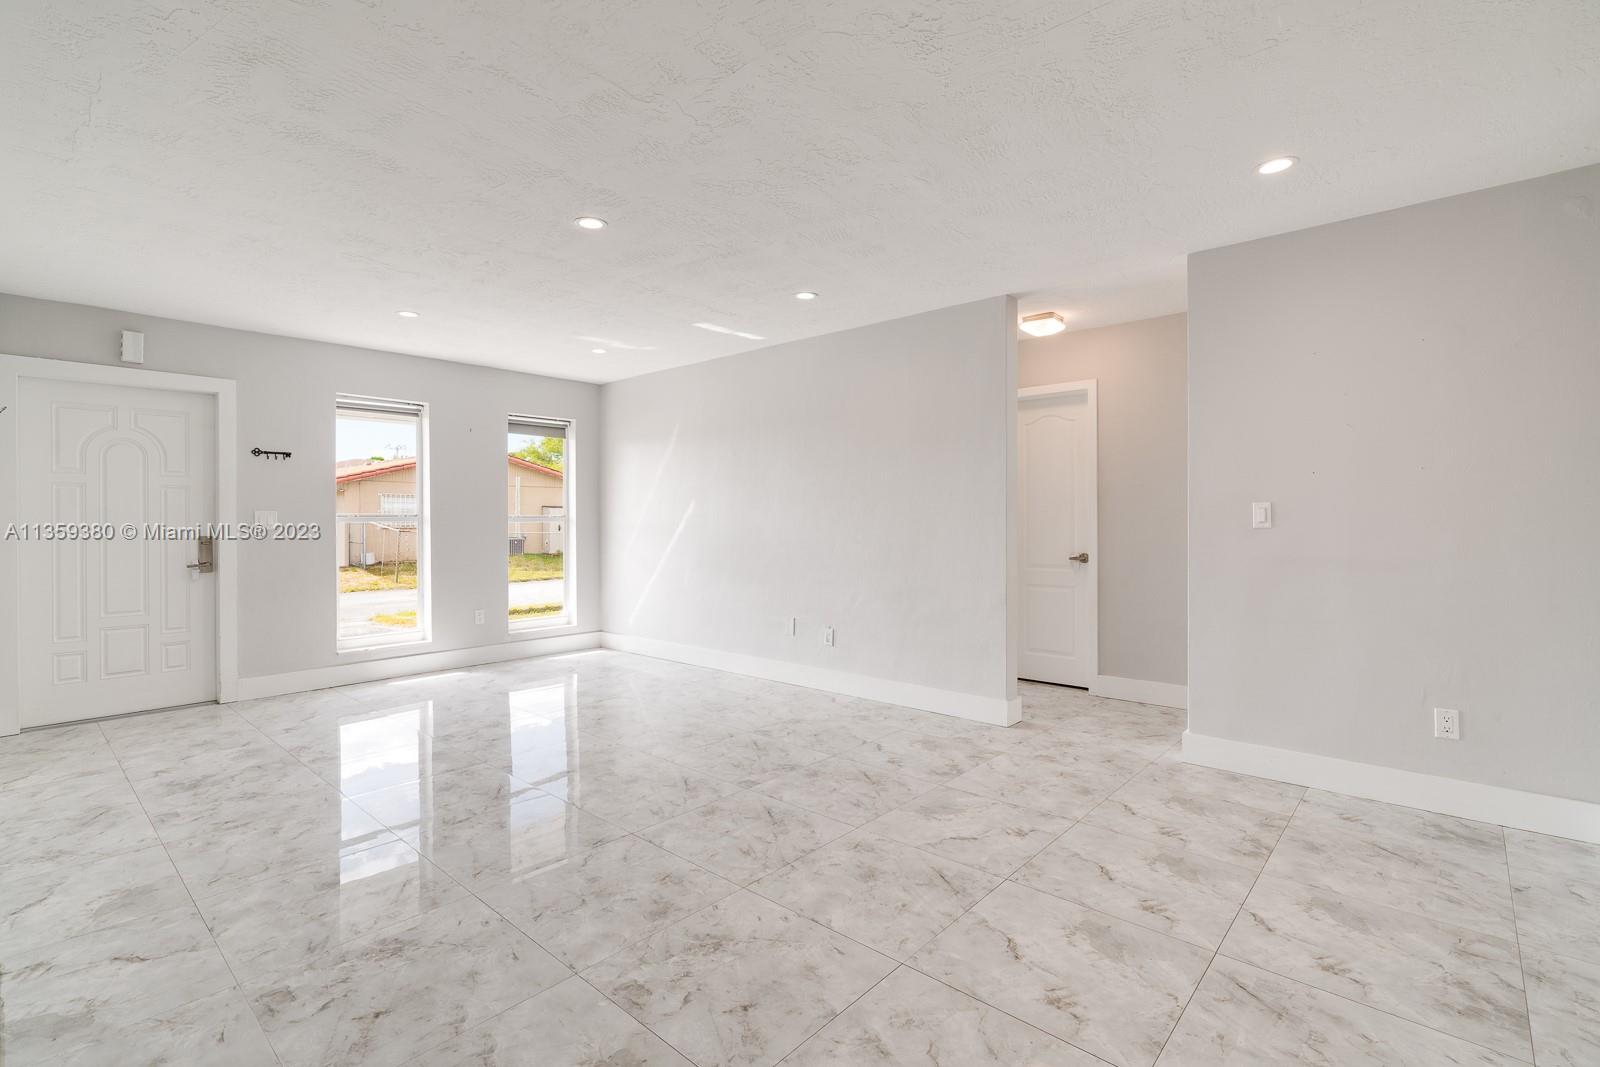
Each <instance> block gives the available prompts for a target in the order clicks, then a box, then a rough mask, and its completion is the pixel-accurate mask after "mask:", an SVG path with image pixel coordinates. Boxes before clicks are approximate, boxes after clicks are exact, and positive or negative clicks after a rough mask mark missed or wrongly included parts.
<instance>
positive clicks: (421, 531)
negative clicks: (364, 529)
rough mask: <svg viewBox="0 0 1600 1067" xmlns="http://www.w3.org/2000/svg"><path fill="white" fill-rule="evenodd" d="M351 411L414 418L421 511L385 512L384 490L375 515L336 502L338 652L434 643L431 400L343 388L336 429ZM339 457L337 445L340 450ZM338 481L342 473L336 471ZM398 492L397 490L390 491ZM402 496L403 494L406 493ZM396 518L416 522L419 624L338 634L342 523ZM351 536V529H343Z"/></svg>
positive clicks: (335, 634) (418, 507)
mask: <svg viewBox="0 0 1600 1067" xmlns="http://www.w3.org/2000/svg"><path fill="white" fill-rule="evenodd" d="M346 412H349V413H350V414H351V415H353V416H359V415H362V414H367V415H385V414H387V415H390V416H405V417H409V418H414V419H415V420H416V425H417V456H416V461H417V466H416V472H417V474H416V480H415V495H416V511H415V513H404V514H389V513H385V512H383V510H382V508H383V505H382V500H381V497H382V494H380V501H379V511H378V512H377V513H374V514H368V513H365V512H361V513H354V514H348V515H340V514H337V504H336V505H335V512H336V514H335V515H334V522H333V529H334V531H335V537H336V540H335V543H334V546H333V559H334V615H333V638H334V650H335V651H336V652H337V653H338V654H339V655H348V654H352V653H362V652H372V651H379V650H383V649H388V648H395V647H399V646H408V647H409V646H414V645H425V644H429V643H431V642H432V640H433V612H432V602H433V596H432V592H433V562H432V556H431V552H430V548H431V545H432V537H431V536H430V534H431V531H430V529H429V524H430V521H431V520H430V515H431V512H432V509H431V507H430V506H429V504H430V498H431V494H430V492H429V485H430V469H431V467H432V462H431V458H430V456H429V454H428V452H429V449H428V405H427V403H426V402H421V401H415V400H397V399H394V398H389V397H374V396H363V395H360V394H354V393H338V394H335V397H334V433H335V435H336V436H337V433H338V420H339V419H340V418H341V417H342V416H343V415H344V414H345V413H346ZM335 452H336V454H335V459H336V460H337V449H336V450H335ZM335 478H336V481H335V484H336V485H337V475H336V476H335ZM390 495H395V494H390ZM401 495H403V494H401ZM397 519H407V520H410V521H412V522H413V523H414V524H415V530H416V543H417V590H416V591H417V625H416V628H415V629H413V630H406V631H402V632H398V633H394V634H362V635H359V636H356V637H349V638H346V637H343V636H341V635H340V633H339V596H340V593H339V591H338V590H339V584H338V583H339V567H338V562H339V548H340V546H339V544H338V537H339V536H340V534H339V533H338V531H339V530H340V529H341V527H344V526H348V525H353V524H356V523H380V524H389V523H393V522H394V521H395V520H397ZM343 536H344V537H346V538H348V534H347V533H346V534H344V535H343Z"/></svg>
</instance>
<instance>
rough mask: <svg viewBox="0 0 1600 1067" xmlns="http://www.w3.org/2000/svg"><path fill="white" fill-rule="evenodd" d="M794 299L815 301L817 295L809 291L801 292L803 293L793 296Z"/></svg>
mask: <svg viewBox="0 0 1600 1067" xmlns="http://www.w3.org/2000/svg"><path fill="white" fill-rule="evenodd" d="M794 298H795V299H796V300H815V299H816V298H817V294H816V293H813V292H811V291H810V290H807V291H806V292H803V293H796V294H794Z"/></svg>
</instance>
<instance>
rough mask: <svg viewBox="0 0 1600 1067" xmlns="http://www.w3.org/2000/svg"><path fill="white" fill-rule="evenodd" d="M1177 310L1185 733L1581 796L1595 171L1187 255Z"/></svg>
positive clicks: (1596, 501) (1597, 253)
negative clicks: (1184, 353) (1262, 510)
mask: <svg viewBox="0 0 1600 1067" xmlns="http://www.w3.org/2000/svg"><path fill="white" fill-rule="evenodd" d="M1189 300H1190V310H1189V387H1190V407H1189V426H1190V482H1189V486H1190V493H1189V501H1190V505H1189V583H1190V584H1189V611H1190V616H1189V634H1190V658H1189V699H1190V703H1189V728H1190V730H1192V731H1194V732H1195V733H1199V734H1207V735H1213V736H1217V737H1223V738H1230V739H1235V740H1241V741H1250V742H1255V743H1258V744H1264V745H1273V746H1278V747H1282V748H1287V749H1294V750H1297V751H1302V752H1310V753H1316V754H1320V755H1326V756H1335V757H1341V758H1344V759H1350V760H1358V761H1362V762H1368V763H1375V764H1381V765H1384V766H1389V767H1398V768H1402V769H1406V770H1413V771H1421V772H1425V773H1429V774H1437V775H1444V776H1448V777H1452V778H1459V779H1465V780H1469V781H1474V782H1482V783H1487V784H1492V785H1500V786H1508V787H1513V788H1518V789H1525V790H1531V791H1534V792H1539V793H1547V794H1553V795H1556V796H1562V797H1570V798H1576V799H1580V800H1589V801H1596V800H1600V774H1597V773H1596V756H1597V754H1600V551H1597V549H1596V545H1597V543H1600V534H1597V530H1600V167H1588V168H1584V169H1581V170H1575V171H1568V172H1566V173H1562V174H1557V175H1552V176H1550V177H1546V178H1539V179H1536V180H1533V181H1528V182H1521V183H1518V184H1515V185H1508V186H1503V187H1500V188H1496V189H1489V190H1486V191H1483V192H1477V193H1470V194H1467V195H1465V196H1458V197H1452V198H1450V199H1447V200H1439V201H1435V202H1432V203H1427V204H1421V205H1417V206H1415V207H1410V208H1405V209H1402V210H1399V211H1392V212H1387V213H1384V214H1381V215H1373V216H1369V217H1365V218H1359V219H1354V220H1351V221H1349V222H1341V223H1337V224H1334V225H1331V226H1323V227H1319V228H1317V229H1312V230H1305V231H1302V232H1299V233H1291V234H1286V235H1284V236H1280V237H1273V238H1268V239H1266V240H1262V241H1254V242H1251V243H1249V244H1242V245H1235V246H1232V247H1228V248H1221V249H1217V250H1215V251H1210V252H1203V253H1200V254H1198V255H1194V256H1191V257H1190V260H1189ZM1256 500H1270V501H1272V502H1273V504H1274V506H1275V508H1276V527H1275V528H1274V529H1272V530H1252V529H1250V523H1249V518H1250V514H1249V511H1250V503H1251V502H1252V501H1256ZM1436 706H1437V707H1450V708H1457V709H1460V711H1461V712H1462V738H1461V740H1460V741H1457V742H1449V741H1439V740H1435V739H1434V737H1433V726H1432V709H1433V708H1434V707H1436Z"/></svg>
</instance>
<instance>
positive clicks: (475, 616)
mask: <svg viewBox="0 0 1600 1067" xmlns="http://www.w3.org/2000/svg"><path fill="white" fill-rule="evenodd" d="M472 621H473V622H475V623H477V624H478V625H479V626H482V625H483V609H482V608H479V609H478V610H477V611H474V612H473V613H472Z"/></svg>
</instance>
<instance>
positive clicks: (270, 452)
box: [250, 448, 294, 459]
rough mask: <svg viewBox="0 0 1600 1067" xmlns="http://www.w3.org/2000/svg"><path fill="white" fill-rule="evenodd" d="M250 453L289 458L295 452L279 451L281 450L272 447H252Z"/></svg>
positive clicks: (273, 457)
mask: <svg viewBox="0 0 1600 1067" xmlns="http://www.w3.org/2000/svg"><path fill="white" fill-rule="evenodd" d="M250 454H251V455H252V456H265V457H267V458H268V459H288V458H289V457H290V456H292V455H293V454H294V453H292V452H279V451H276V450H275V449H271V448H252V449H251V450H250Z"/></svg>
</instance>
